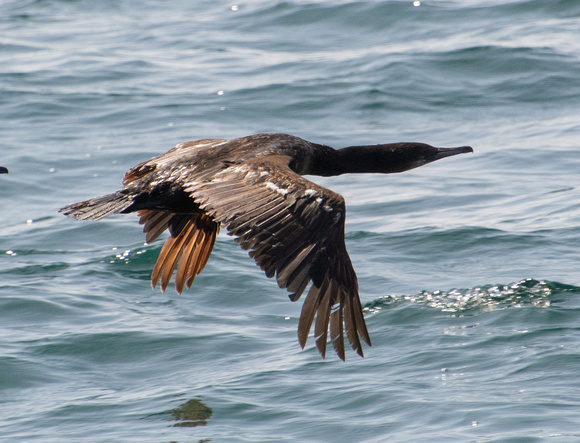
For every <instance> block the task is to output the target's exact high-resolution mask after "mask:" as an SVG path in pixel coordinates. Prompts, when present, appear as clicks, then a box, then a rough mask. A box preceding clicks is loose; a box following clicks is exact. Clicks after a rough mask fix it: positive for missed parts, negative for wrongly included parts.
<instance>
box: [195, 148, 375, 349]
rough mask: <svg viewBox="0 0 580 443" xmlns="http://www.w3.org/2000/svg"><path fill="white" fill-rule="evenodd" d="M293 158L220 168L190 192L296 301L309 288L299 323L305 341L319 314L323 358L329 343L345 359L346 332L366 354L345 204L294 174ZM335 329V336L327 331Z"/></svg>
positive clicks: (316, 330) (318, 336)
mask: <svg viewBox="0 0 580 443" xmlns="http://www.w3.org/2000/svg"><path fill="white" fill-rule="evenodd" d="M287 164H288V158H287V157H278V158H272V157H270V158H268V159H266V160H259V159H258V160H256V161H255V162H254V163H253V164H252V163H246V164H244V165H233V166H231V167H229V168H226V169H224V170H222V171H220V173H219V174H217V175H216V176H214V178H213V179H212V181H211V182H204V183H198V182H191V184H189V185H188V186H187V185H186V186H185V190H186V191H187V192H189V193H190V195H191V196H192V197H193V198H194V199H195V201H196V203H198V204H199V205H200V208H201V209H202V210H204V211H205V212H206V213H207V214H208V216H210V217H211V218H213V219H214V220H215V221H216V222H220V223H223V224H224V225H225V226H226V227H227V229H228V233H229V234H231V235H234V236H236V237H237V238H236V240H237V241H238V242H239V243H240V245H241V246H242V248H244V249H248V250H249V251H250V256H251V257H252V258H254V260H255V261H256V263H257V264H258V266H260V268H261V269H262V270H263V271H264V272H265V273H266V275H267V276H268V277H274V276H276V281H277V283H278V285H279V286H280V287H281V288H286V289H288V290H289V291H290V292H292V294H290V299H291V300H292V301H295V300H298V299H299V298H300V296H301V295H302V293H303V292H304V291H305V289H306V288H307V286H308V284H309V283H311V287H310V290H309V292H308V296H307V297H306V300H305V301H304V306H303V308H302V313H301V315H300V320H299V323H298V341H299V343H300V345H301V346H302V347H304V346H305V344H306V339H307V337H308V334H309V331H310V329H311V326H312V323H313V322H314V318H315V317H316V322H315V327H314V335H315V338H316V347H317V349H318V351H319V352H320V354H321V355H322V356H323V357H324V355H325V353H326V343H327V341H328V336H329V332H330V339H331V340H332V342H333V346H334V349H335V351H336V353H337V354H338V356H339V357H340V358H341V359H343V360H344V358H345V355H344V333H345V332H346V335H347V338H348V341H349V342H350V344H351V346H352V348H353V349H354V350H355V351H356V352H357V353H358V354H359V355H361V356H362V355H363V351H362V346H361V342H360V340H359V337H360V338H362V340H363V341H365V342H366V343H367V344H368V345H369V346H370V344H371V343H370V338H369V335H368V331H367V328H366V325H365V322H364V316H363V312H362V306H361V303H360V299H359V295H358V283H357V279H356V274H355V272H354V269H353V267H352V263H351V261H350V258H349V256H348V253H347V251H346V246H345V244H344V215H345V204H344V199H343V198H342V197H341V196H340V195H338V194H336V193H334V192H332V191H329V190H328V189H325V188H323V187H321V186H318V185H316V184H314V183H312V182H310V181H308V180H306V179H305V178H303V177H301V176H299V175H298V174H296V173H294V172H293V171H291V170H290V169H289V168H288V166H287ZM329 327H330V331H329Z"/></svg>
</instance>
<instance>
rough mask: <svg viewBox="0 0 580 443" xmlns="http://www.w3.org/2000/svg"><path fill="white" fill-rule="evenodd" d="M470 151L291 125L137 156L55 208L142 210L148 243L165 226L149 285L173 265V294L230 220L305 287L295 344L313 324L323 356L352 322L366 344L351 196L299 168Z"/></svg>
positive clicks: (293, 285) (270, 269) (387, 168)
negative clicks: (355, 141) (112, 180)
mask: <svg viewBox="0 0 580 443" xmlns="http://www.w3.org/2000/svg"><path fill="white" fill-rule="evenodd" d="M466 152H473V149H472V148H471V147H469V146H461V147H457V148H436V147H433V146H430V145H427V144H424V143H391V144H380V145H371V146H350V147H346V148H342V149H333V148H331V147H329V146H325V145H320V144H317V143H312V142H308V141H306V140H303V139H301V138H299V137H295V136H292V135H287V134H256V135H250V136H248V137H241V138H234V139H229V140H225V139H202V140H196V141H190V142H186V143H181V144H178V145H177V146H175V147H174V148H173V149H171V150H170V151H168V152H166V153H165V154H163V155H160V156H158V157H155V158H153V159H152V160H149V161H145V162H143V163H140V164H138V165H137V166H135V167H134V168H132V169H131V170H130V171H129V172H127V173H126V174H125V177H124V180H123V185H124V186H123V188H122V189H121V190H119V191H117V192H114V193H112V194H108V195H104V196H100V197H96V198H92V199H90V200H87V201H83V202H80V203H74V204H71V205H68V206H65V207H64V208H62V209H60V212H62V213H64V214H65V215H67V216H69V217H73V218H76V219H80V220H100V219H102V218H104V217H107V216H109V215H112V214H119V213H121V214H126V213H131V212H136V213H137V215H138V216H139V223H140V224H141V225H143V226H144V227H143V232H144V233H145V234H146V241H147V243H150V242H152V241H153V240H155V239H156V238H157V237H159V235H161V234H162V233H163V232H164V231H165V230H169V237H168V238H167V240H166V241H165V243H164V245H163V248H162V249H161V252H160V253H159V257H158V259H157V262H156V263H155V266H154V268H153V272H152V274H151V285H152V287H153V288H154V287H155V286H156V284H157V283H158V282H159V280H161V290H162V291H165V289H166V288H167V285H168V284H169V281H170V279H171V276H172V274H173V272H174V270H175V269H176V268H177V272H176V274H175V289H176V291H177V292H178V293H181V292H182V290H183V288H184V286H185V287H187V288H189V287H190V286H191V284H192V283H193V280H194V278H195V276H196V275H198V274H199V273H200V272H201V271H202V269H203V268H204V266H205V264H206V263H207V260H208V258H209V256H210V254H211V251H212V248H213V245H214V242H215V239H216V236H217V234H218V233H219V230H220V226H223V227H225V228H226V229H227V232H228V234H230V235H232V236H234V237H235V239H236V241H237V242H238V243H239V244H240V246H241V247H242V248H243V249H245V250H248V251H249V255H250V257H252V258H253V259H254V260H255V261H256V264H257V265H258V266H259V267H260V268H261V269H262V270H263V271H264V272H265V273H266V276H267V277H276V281H277V283H278V286H280V287H281V288H286V289H287V290H288V291H289V292H290V294H289V297H290V300H292V301H296V300H298V299H299V298H300V297H301V296H302V294H303V293H304V292H305V291H306V289H307V288H308V291H307V295H306V298H305V300H304V304H303V306H302V311H301V314H300V319H299V322H298V342H299V344H300V346H301V347H302V348H304V346H305V345H306V340H307V338H308V335H309V333H310V329H311V327H312V324H313V323H314V336H315V340H316V347H317V349H318V351H319V352H320V354H321V355H322V357H323V358H324V357H325V354H326V346H327V342H328V336H329V332H330V340H331V341H332V344H333V346H334V349H335V351H336V353H337V354H338V356H339V358H340V359H342V360H344V359H345V350H344V335H345V334H344V333H345V332H346V337H347V339H348V342H349V343H350V345H351V347H352V349H353V350H354V351H355V352H356V353H357V354H359V355H360V356H361V357H362V356H363V348H362V345H361V340H362V341H364V342H365V343H366V344H367V345H369V346H370V345H371V340H370V337H369V333H368V331H367V327H366V324H365V320H364V316H363V309H362V305H361V302H360V298H359V293H358V283H357V278H356V274H355V271H354V269H353V266H352V263H351V261H350V257H349V255H348V252H347V250H346V246H345V241H344V226H345V213H346V208H345V201H344V198H343V197H342V196H341V195H340V194H337V193H336V192H333V191H331V190H329V189H326V188H324V187H322V186H319V185H317V184H315V183H313V182H311V181H310V180H307V179H306V178H304V177H303V175H319V176H335V175H341V174H345V173H386V174H388V173H395V172H403V171H407V170H409V169H413V168H417V167H419V166H422V165H425V164H427V163H431V162H433V161H435V160H439V159H442V158H445V157H449V156H452V155H456V154H461V153H466ZM315 318H316V320H314V319H315Z"/></svg>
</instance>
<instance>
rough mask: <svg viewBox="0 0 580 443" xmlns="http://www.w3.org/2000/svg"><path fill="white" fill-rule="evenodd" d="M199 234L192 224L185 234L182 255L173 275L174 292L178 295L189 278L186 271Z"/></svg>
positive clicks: (200, 232)
mask: <svg viewBox="0 0 580 443" xmlns="http://www.w3.org/2000/svg"><path fill="white" fill-rule="evenodd" d="M201 234H202V231H201V230H200V229H199V228H198V227H197V226H195V224H192V225H191V226H190V227H189V229H188V231H187V233H186V234H185V236H186V239H185V241H184V244H183V248H182V250H183V253H182V254H181V260H179V265H178V266H177V271H176V273H175V290H176V291H177V293H178V294H181V292H182V291H183V286H184V284H185V282H186V280H187V278H188V277H189V275H187V271H188V268H189V265H190V262H191V260H192V258H193V256H194V255H195V250H196V248H197V241H198V238H199V236H200V235H201Z"/></svg>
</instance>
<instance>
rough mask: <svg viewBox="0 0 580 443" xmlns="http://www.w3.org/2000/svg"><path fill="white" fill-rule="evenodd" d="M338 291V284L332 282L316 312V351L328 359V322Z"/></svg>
mask: <svg viewBox="0 0 580 443" xmlns="http://www.w3.org/2000/svg"><path fill="white" fill-rule="evenodd" d="M335 290H336V284H335V282H334V281H331V282H330V284H329V286H328V288H327V290H326V291H325V292H324V294H323V296H322V300H321V301H320V304H319V305H318V310H317V311H316V322H315V324H314V337H315V338H316V349H318V352H319V353H320V355H321V356H322V358H325V357H326V343H327V341H328V322H329V320H330V309H331V306H332V302H331V300H332V298H333V297H332V295H333V293H334V291H335Z"/></svg>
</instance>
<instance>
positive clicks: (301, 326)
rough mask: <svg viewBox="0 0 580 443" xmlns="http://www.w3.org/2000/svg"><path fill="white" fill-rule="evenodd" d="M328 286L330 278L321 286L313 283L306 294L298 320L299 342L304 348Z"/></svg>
mask: <svg viewBox="0 0 580 443" xmlns="http://www.w3.org/2000/svg"><path fill="white" fill-rule="evenodd" d="M327 288H328V280H324V281H323V282H322V285H321V286H320V287H318V286H315V285H312V286H311V287H310V290H309V291H308V295H306V299H305V300H304V304H303V305H302V311H301V312H300V320H298V343H300V346H301V347H302V349H304V346H306V340H307V339H308V334H309V333H310V328H311V327H312V322H313V321H314V315H315V314H316V311H317V310H318V305H319V304H320V301H321V299H322V295H323V294H324V293H325V292H326V290H327Z"/></svg>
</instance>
